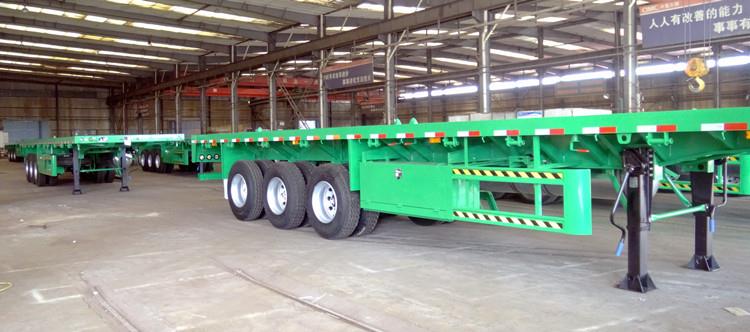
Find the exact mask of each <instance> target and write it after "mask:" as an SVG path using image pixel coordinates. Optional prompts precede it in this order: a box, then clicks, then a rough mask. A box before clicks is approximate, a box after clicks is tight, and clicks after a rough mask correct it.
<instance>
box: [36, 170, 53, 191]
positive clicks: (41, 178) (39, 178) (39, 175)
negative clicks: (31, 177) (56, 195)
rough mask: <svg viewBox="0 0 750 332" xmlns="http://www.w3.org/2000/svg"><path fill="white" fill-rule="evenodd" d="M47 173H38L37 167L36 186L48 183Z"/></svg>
mask: <svg viewBox="0 0 750 332" xmlns="http://www.w3.org/2000/svg"><path fill="white" fill-rule="evenodd" d="M49 178H50V176H49V175H46V174H42V173H39V170H38V169H37V179H36V186H37V187H46V186H47V184H48V183H49Z"/></svg>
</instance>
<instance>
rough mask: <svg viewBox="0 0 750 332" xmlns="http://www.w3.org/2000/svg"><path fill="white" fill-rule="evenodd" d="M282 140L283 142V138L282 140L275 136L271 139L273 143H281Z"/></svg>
mask: <svg viewBox="0 0 750 332" xmlns="http://www.w3.org/2000/svg"><path fill="white" fill-rule="evenodd" d="M283 140H284V138H283V137H278V136H276V137H274V138H273V141H274V142H281V141H283Z"/></svg>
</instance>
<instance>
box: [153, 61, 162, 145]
mask: <svg viewBox="0 0 750 332" xmlns="http://www.w3.org/2000/svg"><path fill="white" fill-rule="evenodd" d="M154 83H159V71H158V70H155V71H154ZM154 131H155V134H161V133H162V127H161V91H155V92H154Z"/></svg>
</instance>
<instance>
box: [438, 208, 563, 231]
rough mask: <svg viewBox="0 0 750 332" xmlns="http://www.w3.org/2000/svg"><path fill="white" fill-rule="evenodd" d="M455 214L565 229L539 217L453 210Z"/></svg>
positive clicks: (484, 219) (506, 222) (457, 215)
mask: <svg viewBox="0 0 750 332" xmlns="http://www.w3.org/2000/svg"><path fill="white" fill-rule="evenodd" d="M453 215H454V216H456V217H459V218H464V219H475V220H481V221H493V222H498V223H503V224H514V225H524V226H532V227H540V228H551V229H563V224H562V223H559V222H555V221H544V220H538V219H528V218H520V217H506V216H498V215H493V214H485V213H476V212H466V211H453Z"/></svg>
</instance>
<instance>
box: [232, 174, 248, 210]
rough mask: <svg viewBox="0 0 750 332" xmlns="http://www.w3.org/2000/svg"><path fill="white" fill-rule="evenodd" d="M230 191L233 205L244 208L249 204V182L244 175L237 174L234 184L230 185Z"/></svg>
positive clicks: (233, 180) (233, 178)
mask: <svg viewBox="0 0 750 332" xmlns="http://www.w3.org/2000/svg"><path fill="white" fill-rule="evenodd" d="M229 191H230V193H231V196H232V203H234V206H236V207H243V206H245V203H246V202H247V181H246V180H245V177H244V176H242V174H235V175H234V176H233V177H232V182H231V183H230V184H229Z"/></svg>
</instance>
